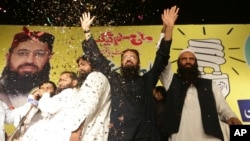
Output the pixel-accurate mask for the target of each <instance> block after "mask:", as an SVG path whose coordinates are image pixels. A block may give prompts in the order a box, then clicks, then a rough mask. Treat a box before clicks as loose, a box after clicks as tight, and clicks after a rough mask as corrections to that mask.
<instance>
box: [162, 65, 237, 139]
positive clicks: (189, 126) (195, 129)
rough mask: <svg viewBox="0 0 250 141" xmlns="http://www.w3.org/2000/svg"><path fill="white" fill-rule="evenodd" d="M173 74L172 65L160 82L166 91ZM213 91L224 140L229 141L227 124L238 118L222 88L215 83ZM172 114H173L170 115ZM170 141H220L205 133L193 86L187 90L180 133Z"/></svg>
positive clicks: (164, 72) (173, 135) (167, 68)
mask: <svg viewBox="0 0 250 141" xmlns="http://www.w3.org/2000/svg"><path fill="white" fill-rule="evenodd" d="M172 78H173V72H172V70H171V63H169V65H168V66H167V67H166V68H165V70H164V71H163V72H162V74H161V77H160V80H161V82H162V83H163V85H164V87H165V89H166V90H168V89H169V87H170V84H171V82H172ZM212 90H213V94H214V98H215V101H216V108H217V113H218V116H219V119H220V125H221V130H222V132H223V136H224V140H225V141H229V126H228V124H226V123H225V122H226V121H227V120H228V119H229V118H231V117H237V116H236V115H235V113H234V112H233V111H232V110H231V109H230V107H229V105H228V104H227V102H226V100H225V98H224V96H223V94H222V92H221V90H220V88H219V87H218V85H217V84H216V83H215V82H214V81H213V83H212ZM169 114H171V113H169ZM169 141H220V139H218V138H215V137H213V136H210V135H207V134H205V132H204V129H203V126H202V119H201V110H200V105H199V100H198V93H197V89H196V88H195V87H194V86H193V85H191V86H190V87H189V88H188V90H187V95H186V98H185V101H184V105H183V110H182V115H181V121H180V127H179V131H178V132H177V133H175V134H172V135H171V136H170V138H169Z"/></svg>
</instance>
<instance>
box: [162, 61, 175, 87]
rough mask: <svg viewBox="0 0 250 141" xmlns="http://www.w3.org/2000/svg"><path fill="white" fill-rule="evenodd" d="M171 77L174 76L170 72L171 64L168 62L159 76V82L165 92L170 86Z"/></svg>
mask: <svg viewBox="0 0 250 141" xmlns="http://www.w3.org/2000/svg"><path fill="white" fill-rule="evenodd" d="M173 75H174V73H173V71H172V66H171V62H170V61H168V65H167V66H166V67H165V69H164V70H163V71H162V73H161V75H160V81H161V83H162V84H163V86H164V88H165V89H166V91H167V90H168V89H169V87H170V84H171V82H172V79H173Z"/></svg>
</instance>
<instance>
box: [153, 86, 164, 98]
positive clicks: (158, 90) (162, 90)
mask: <svg viewBox="0 0 250 141" xmlns="http://www.w3.org/2000/svg"><path fill="white" fill-rule="evenodd" d="M155 92H160V93H161V95H162V97H163V101H165V99H166V94H167V92H166V89H165V88H164V87H163V86H156V87H155Z"/></svg>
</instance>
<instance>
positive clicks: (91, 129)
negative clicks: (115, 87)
mask: <svg viewBox="0 0 250 141" xmlns="http://www.w3.org/2000/svg"><path fill="white" fill-rule="evenodd" d="M58 95H61V94H58ZM68 95H72V96H73V97H71V98H70V97H69V99H70V100H69V99H68V100H67V102H66V103H64V104H63V102H62V103H61V104H63V105H64V106H62V107H61V108H60V109H58V110H57V111H53V110H52V108H53V106H52V105H51V106H47V101H44V103H40V102H42V101H40V102H39V107H40V109H41V111H42V113H44V112H45V111H46V112H45V114H46V116H45V117H44V120H43V122H41V123H40V125H38V126H37V127H36V128H35V131H34V129H32V128H31V127H30V128H29V129H30V130H32V134H29V136H28V135H27V136H26V138H25V140H23V141H69V140H70V135H71V132H72V131H75V130H76V129H78V127H79V126H80V124H81V123H82V122H83V121H85V122H84V127H83V131H82V139H81V140H82V141H94V140H95V141H106V140H107V138H108V129H109V128H108V125H109V116H110V85H109V82H108V80H107V78H106V77H105V76H104V75H103V74H102V73H100V72H92V73H90V74H89V75H88V77H87V78H86V80H85V81H84V83H83V84H82V86H81V88H80V90H79V91H78V92H77V93H74V94H71V93H68ZM65 96H66V95H65ZM54 97H55V96H54ZM63 99H64V98H63ZM57 100H58V101H57V102H56V103H60V100H62V99H57ZM44 121H45V122H44Z"/></svg>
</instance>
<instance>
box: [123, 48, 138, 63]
mask: <svg viewBox="0 0 250 141" xmlns="http://www.w3.org/2000/svg"><path fill="white" fill-rule="evenodd" d="M128 51H131V52H133V53H135V55H136V56H137V59H138V63H139V64H140V54H139V52H138V51H137V50H136V49H125V50H123V51H122V53H121V59H122V58H123V55H124V54H125V53H126V52H128Z"/></svg>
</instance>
